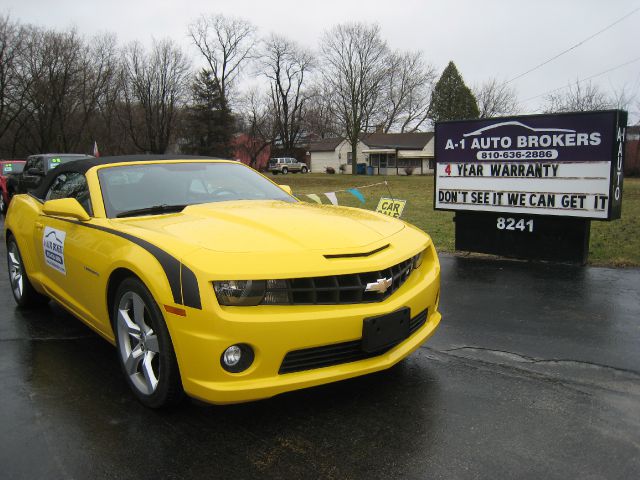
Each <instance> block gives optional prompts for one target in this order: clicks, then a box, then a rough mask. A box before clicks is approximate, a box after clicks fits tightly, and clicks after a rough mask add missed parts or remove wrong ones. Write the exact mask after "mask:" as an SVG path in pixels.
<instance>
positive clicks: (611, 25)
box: [504, 7, 640, 85]
mask: <svg viewBox="0 0 640 480" xmlns="http://www.w3.org/2000/svg"><path fill="white" fill-rule="evenodd" d="M638 10H640V7H637V8H635V9H634V10H631V11H630V12H629V13H627V14H626V15H623V16H622V17H620V18H619V19H618V20H616V21H615V22H613V23H611V24H609V25H607V26H606V27H604V28H603V29H602V30H600V31H598V32H596V33H594V34H593V35H591V36H589V37H587V38H585V39H584V40H582V41H580V42H578V43H576V44H575V45H574V46H573V47H570V48H567V49H566V50H564V51H562V52H560V53H558V54H557V55H556V56H554V57H551V58H550V59H548V60H545V61H544V62H542V63H541V64H539V65H536V66H535V67H533V68H531V69H529V70H527V71H526V72H524V73H521V74H520V75H518V76H516V77H513V78H512V79H511V80H507V81H506V82H504V83H505V85H506V84H507V83H511V82H513V81H514V80H518V79H519V78H522V77H524V76H525V75H527V74H529V73H531V72H533V71H534V70H537V69H539V68H540V67H543V66H544V65H546V64H547V63H550V62H553V61H554V60H555V59H556V58H558V57H561V56H562V55H564V54H565V53H568V52H570V51H571V50H574V49H576V48H578V47H579V46H580V45H582V44H583V43H585V42H588V41H589V40H591V39H592V38H594V37H597V36H598V35H600V34H601V33H603V32H605V31H607V30H609V29H610V28H611V27H613V26H614V25H617V24H618V23H620V22H621V21H623V20H624V19H626V18H627V17H630V16H631V15H633V14H634V13H636V12H637V11H638Z"/></svg>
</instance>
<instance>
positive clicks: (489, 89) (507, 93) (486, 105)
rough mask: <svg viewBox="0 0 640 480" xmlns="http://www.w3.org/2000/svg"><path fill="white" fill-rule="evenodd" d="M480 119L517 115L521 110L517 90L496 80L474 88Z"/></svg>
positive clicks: (493, 79)
mask: <svg viewBox="0 0 640 480" xmlns="http://www.w3.org/2000/svg"><path fill="white" fill-rule="evenodd" d="M473 94H474V95H475V97H476V100H477V102H478V109H479V110H480V118H491V117H500V116H504V115H515V114H516V113H518V111H519V110H520V105H518V96H517V94H516V90H515V88H513V87H511V86H509V85H508V84H506V83H505V82H500V81H498V80H497V79H495V78H492V79H490V80H487V81H486V82H484V83H483V84H482V85H479V86H475V87H474V88H473Z"/></svg>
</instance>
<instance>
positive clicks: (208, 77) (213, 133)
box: [182, 70, 233, 158]
mask: <svg viewBox="0 0 640 480" xmlns="http://www.w3.org/2000/svg"><path fill="white" fill-rule="evenodd" d="M191 89H192V102H191V105H189V106H188V107H187V110H186V118H185V122H184V133H183V138H184V139H185V143H184V144H183V145H182V150H183V151H184V152H185V153H190V154H195V155H207V156H215V157H226V158H228V157H230V156H231V146H230V143H231V135H232V134H233V117H232V115H231V111H230V109H229V106H228V105H227V103H226V101H225V99H224V97H223V96H222V95H221V93H220V88H219V85H218V83H217V81H216V80H215V77H214V76H213V75H212V74H211V71H209V70H202V71H200V73H198V75H197V76H196V78H195V80H194V82H193V85H192V87H191Z"/></svg>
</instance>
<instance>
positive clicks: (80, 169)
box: [31, 155, 222, 200]
mask: <svg viewBox="0 0 640 480" xmlns="http://www.w3.org/2000/svg"><path fill="white" fill-rule="evenodd" d="M156 160H222V159H220V158H215V157H199V156H196V155H118V156H113V157H99V158H96V157H84V158H79V159H78V160H72V161H71V162H67V163H62V164H61V165H59V166H58V167H56V168H54V169H52V170H49V172H48V173H47V174H46V175H45V177H44V178H43V179H42V182H40V185H38V186H37V187H36V188H34V189H33V190H31V194H32V195H33V196H34V197H36V198H39V199H41V200H43V199H44V197H45V196H46V194H47V191H48V190H49V187H50V186H51V184H52V183H53V179H54V178H55V177H57V176H58V175H59V174H60V173H64V172H77V173H82V174H83V175H84V174H85V173H87V170H89V169H90V168H93V167H97V166H98V165H109V164H111V163H121V162H144V161H156Z"/></svg>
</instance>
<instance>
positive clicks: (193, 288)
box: [56, 217, 202, 309]
mask: <svg viewBox="0 0 640 480" xmlns="http://www.w3.org/2000/svg"><path fill="white" fill-rule="evenodd" d="M56 218H57V219H58V220H63V221H65V222H69V223H73V224H75V225H81V226H83V227H88V228H93V229H95V230H100V231H102V232H106V233H110V234H112V235H116V236H118V237H121V238H124V239H126V240H129V241H130V242H132V243H135V244H136V245H138V246H139V247H141V248H144V249H145V250H146V251H147V252H149V253H150V254H151V255H153V256H154V257H155V258H156V260H158V263H159V264H160V266H161V267H162V269H163V270H164V273H165V275H166V276H167V280H168V282H169V286H170V287H171V294H172V295H173V301H174V303H177V304H178V305H185V306H188V307H193V308H198V309H201V308H202V305H201V303H200V290H199V288H198V280H197V279H196V276H195V274H194V273H193V272H192V271H191V270H190V269H189V268H188V267H186V266H184V265H182V264H181V263H180V261H179V260H178V259H177V258H175V257H174V256H172V255H170V254H169V253H167V252H165V251H164V250H162V249H161V248H159V247H157V246H155V245H154V244H152V243H149V242H147V241H146V240H143V239H141V238H138V237H135V236H133V235H130V234H128V233H124V232H119V231H118V230H113V229H111V228H107V227H103V226H101V225H90V224H87V223H83V222H80V221H77V220H68V219H66V218H60V217H56ZM185 272H186V273H185ZM181 274H182V275H184V278H185V279H187V282H188V288H185V290H187V292H188V295H186V298H184V297H183V287H182V285H181V282H180V278H181Z"/></svg>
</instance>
